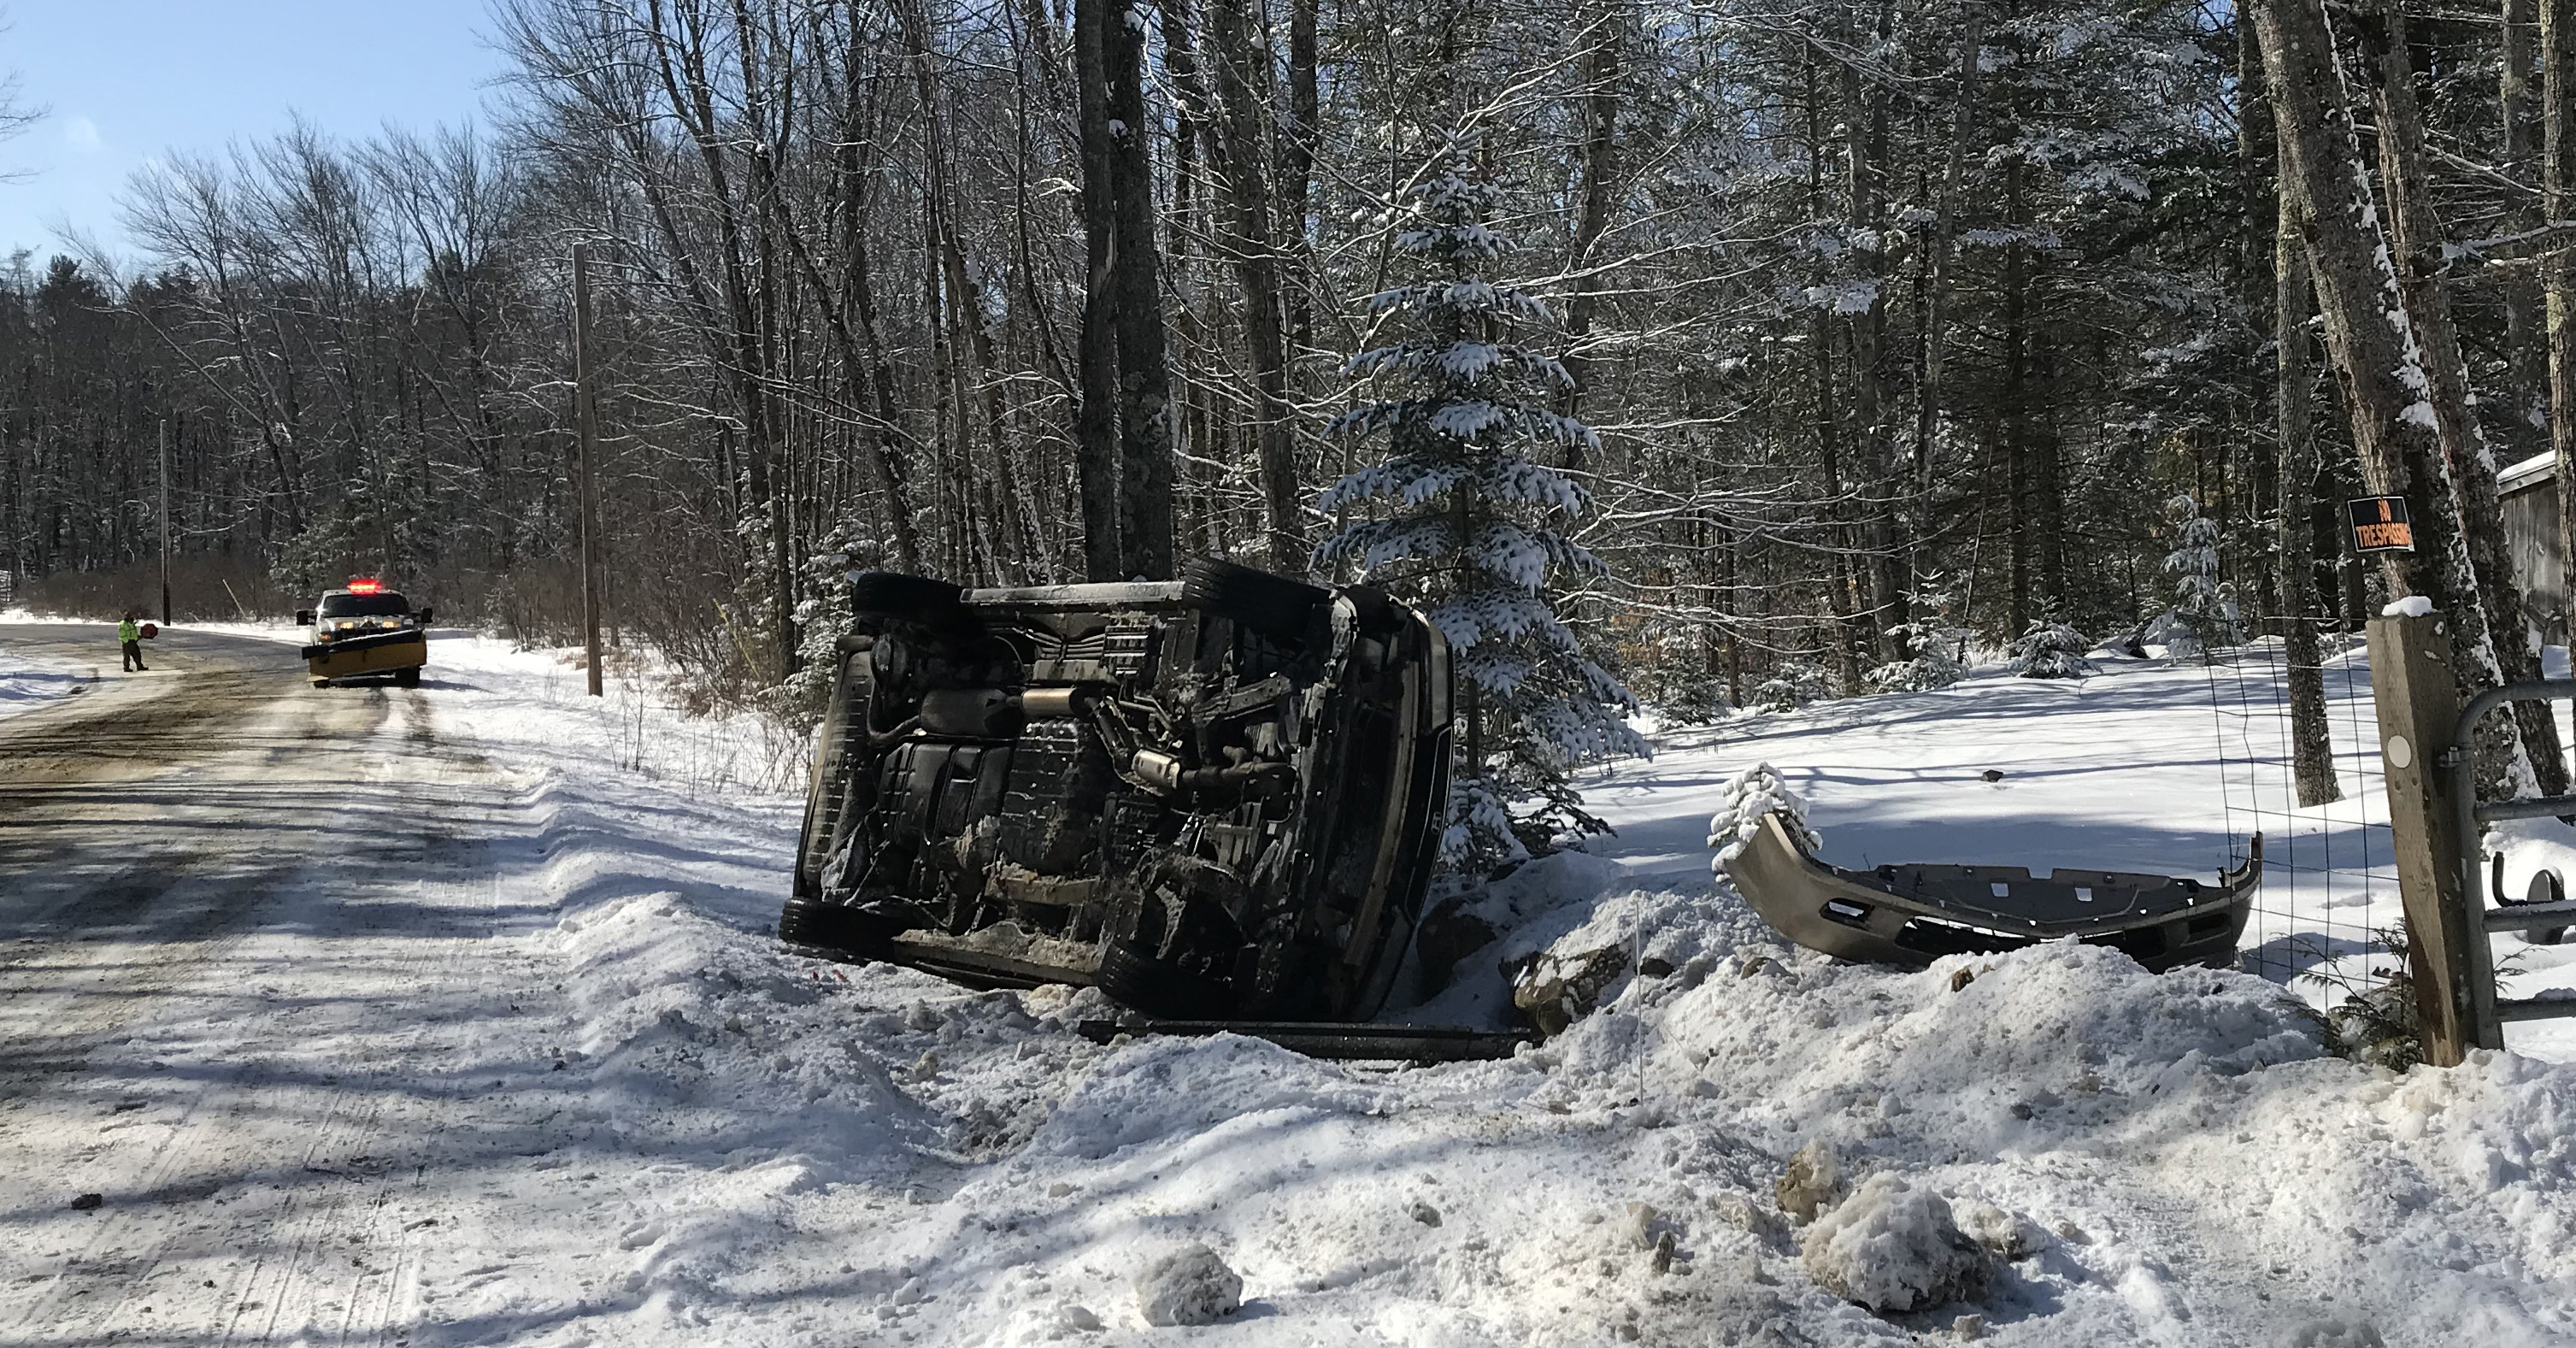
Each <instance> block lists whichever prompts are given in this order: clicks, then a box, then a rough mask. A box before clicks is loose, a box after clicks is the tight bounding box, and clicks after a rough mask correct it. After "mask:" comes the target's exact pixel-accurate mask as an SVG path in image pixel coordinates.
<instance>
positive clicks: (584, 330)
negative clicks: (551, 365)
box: [572, 243, 601, 697]
mask: <svg viewBox="0 0 2576 1348" xmlns="http://www.w3.org/2000/svg"><path fill="white" fill-rule="evenodd" d="M598 377H599V376H598V372H597V371H596V370H593V369H592V368H591V363H590V245H588V244H583V243H576V244H574V245H573V246H572V379H573V393H572V416H573V422H574V424H575V426H576V427H577V428H578V431H579V434H580V438H581V463H580V467H579V472H580V474H581V480H580V483H579V484H578V489H579V491H580V493H581V644H582V651H583V654H584V659H583V663H584V664H585V665H586V666H587V667H588V668H589V671H590V695H591V696H592V697H598V696H600V694H601V688H600V670H599V659H600V652H599V474H598V472H597V471H596V470H597V467H598V463H599V390H598V389H597V387H596V384H597V381H598Z"/></svg>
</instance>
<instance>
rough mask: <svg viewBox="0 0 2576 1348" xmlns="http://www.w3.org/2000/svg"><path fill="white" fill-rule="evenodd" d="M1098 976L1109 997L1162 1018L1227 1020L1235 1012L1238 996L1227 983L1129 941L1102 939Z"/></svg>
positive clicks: (1132, 1008)
mask: <svg viewBox="0 0 2576 1348" xmlns="http://www.w3.org/2000/svg"><path fill="white" fill-rule="evenodd" d="M1094 981H1095V982H1097V983H1098V984H1099V987H1100V990H1101V991H1102V992H1105V993H1108V994H1109V1000H1111V1001H1113V1002H1116V1003H1118V1004H1119V1005H1120V1006H1123V1007H1126V1008H1127V1009H1128V1010H1130V1011H1141V1012H1143V1013H1145V1014H1146V1015H1149V1016H1154V1017H1158V1018H1160V1019H1163V1020H1224V1019H1226V1018H1227V1017H1229V1016H1231V1015H1233V1014H1234V997H1233V995H1232V993H1231V992H1230V991H1229V990H1228V989H1227V988H1226V987H1225V985H1223V984H1221V983H1218V982H1217V981H1215V980H1214V979H1210V978H1204V977H1201V976H1200V975H1198V974H1194V973H1191V972H1189V971H1188V970H1186V969H1182V968H1180V967H1179V966H1177V965H1173V964H1169V963H1166V962H1165V961H1162V960H1158V959H1156V958H1154V957H1153V956H1151V955H1148V954H1146V953H1145V952H1143V951H1141V950H1138V949H1136V948H1135V947H1134V946H1131V945H1129V944H1127V943H1126V942H1125V941H1108V942H1104V943H1103V944H1102V945H1101V947H1100V970H1099V973H1098V974H1097V975H1096V976H1095V979H1094Z"/></svg>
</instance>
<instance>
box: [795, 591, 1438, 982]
mask: <svg viewBox="0 0 2576 1348" xmlns="http://www.w3.org/2000/svg"><path fill="white" fill-rule="evenodd" d="M851 607H852V609H853V611H854V616H855V619H856V632H855V634H854V635H852V636H849V637H845V638H843V639H842V641H841V642H840V648H839V649H840V654H839V657H838V658H839V662H840V663H839V671H838V677H837V679H836V681H835V684H834V691H833V696H832V701H831V706H830V710H829V711H828V712H827V713H826V715H825V718H824V721H823V724H822V726H821V728H820V730H819V732H818V736H817V743H816V752H815V758H814V775H813V780H812V786H811V790H810V793H809V796H808V800H807V804H806V810H805V825H804V832H803V836H802V839H801V841H800V843H799V845H798V849H797V858H796V879H795V890H794V895H793V897H792V898H790V899H789V900H788V902H787V905H786V908H785V910H784V911H783V912H782V914H781V915H780V918H779V935H780V936H781V937H783V938H785V939H786V940H787V941H789V942H792V943H795V944H798V945H803V946H808V947H816V948H820V949H823V950H826V951H831V952H837V953H840V954H844V955H848V956H855V957H859V958H865V959H874V960H885V961H891V962H896V963H902V964H908V965H912V966H914V967H917V968H921V969H925V970H929V971H932V972H935V973H939V974H943V975H945V976H948V977H951V978H955V979H958V980H960V981H963V982H968V983H973V984H977V985H981V986H1029V985H1033V984H1037V983H1042V982H1062V983H1075V984H1087V985H1096V986H1098V987H1099V988H1101V989H1102V990H1103V991H1105V992H1107V993H1108V994H1109V995H1110V996H1111V997H1113V998H1115V999H1116V1000H1118V1001H1119V1002H1121V1003H1123V1004H1125V1005H1127V1006H1129V1007H1132V1008H1134V1009H1136V1010H1139V1011H1144V1012H1147V1013H1150V1014H1153V1015H1158V1016H1174V1017H1199V1018H1241V1019H1261V1020H1361V1019H1366V1018H1367V1017H1369V1016H1371V1015H1374V1014H1375V1013H1376V1011H1377V1010H1378V1008H1379V1006H1380V1005H1381V1004H1382V1003H1383V1002H1384V1000H1385V998H1386V995H1387V992H1388V989H1389V988H1390V987H1391V985H1392V984H1393V982H1394V980H1395V976H1396V970H1397V966H1398V965H1399V964H1400V963H1401V962H1402V960H1403V958H1404V954H1405V951H1406V948H1407V947H1408V946H1409V945H1410V943H1411V941H1412V936H1413V929H1414V925H1415V923H1416V922H1417V920H1418V919H1419V918H1420V916H1421V907H1422V898H1423V891H1424V888H1425V886H1426V885H1427V884H1428V882H1429V879H1430V874H1431V870H1432V866H1433V863H1434V860H1435V858H1436V856H1437V853H1438V845H1439V833H1440V829H1441V827H1442V821H1443V819H1444V817H1445V815H1446V812H1447V808H1446V807H1447V793H1448V781H1449V739H1450V706H1449V704H1450V671H1449V657H1448V648H1447V645H1446V644H1445V643H1444V642H1443V641H1442V640H1441V637H1440V633H1439V631H1438V629H1436V628H1435V627H1433V626H1432V624H1431V623H1429V622H1428V621H1426V620H1425V619H1424V618H1423V617H1422V615H1421V614H1419V613H1417V612H1415V611H1414V610H1412V609H1410V608H1407V607H1406V606H1404V605H1402V604H1399V603H1396V602H1394V601H1393V600H1390V599H1389V598H1387V597H1386V596H1385V595H1383V594H1381V593H1379V592H1378V591H1375V590H1372V589H1369V588H1367V587H1364V586H1345V587H1323V586H1316V585H1310V584H1307V583H1304V582H1302V581H1297V580H1292V579H1289V578H1287V577H1283V576H1276V575H1272V574H1270V573H1268V572H1264V571H1258V570H1254V569H1252V568H1249V567H1243V566H1236V565H1233V564H1230V563H1226V562H1222V561H1216V560H1213V559H1202V560H1199V561H1195V562H1192V563H1191V564H1190V565H1189V566H1188V567H1187V568H1186V569H1185V571H1184V574H1183V577H1182V579H1180V580H1177V581H1162V582H1149V581H1138V582H1131V583H1122V584H1095V585H1059V586H1042V587H1032V588H1017V589H962V588H960V587H958V586H956V585H952V584H949V583H947V582H944V581H938V580H931V579H926V578H923V577H918V576H907V575H897V574H892V573H887V572H862V573H859V574H857V575H854V576H853V577H852V578H851Z"/></svg>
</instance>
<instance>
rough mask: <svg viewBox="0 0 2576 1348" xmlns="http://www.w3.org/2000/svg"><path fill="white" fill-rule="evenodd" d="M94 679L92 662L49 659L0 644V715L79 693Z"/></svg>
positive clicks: (96, 672)
mask: <svg viewBox="0 0 2576 1348" xmlns="http://www.w3.org/2000/svg"><path fill="white" fill-rule="evenodd" d="M97 679H98V670H97V668H96V667H95V666H92V665H83V664H74V663H72V662H71V661H68V660H50V659H45V658H42V657H39V656H33V655H27V654H24V653H22V652H18V651H12V650H9V649H7V648H5V647H0V716H8V715H10V714H12V713H14V712H22V711H32V710H34V709H35V708H37V707H39V706H42V705H43V704H45V703H47V702H51V701H53V700H55V699H56V698H61V697H68V696H71V695H72V694H75V693H78V692H81V691H82V690H84V689H85V688H87V687H88V686H89V685H90V684H91V683H94V682H96V681H97Z"/></svg>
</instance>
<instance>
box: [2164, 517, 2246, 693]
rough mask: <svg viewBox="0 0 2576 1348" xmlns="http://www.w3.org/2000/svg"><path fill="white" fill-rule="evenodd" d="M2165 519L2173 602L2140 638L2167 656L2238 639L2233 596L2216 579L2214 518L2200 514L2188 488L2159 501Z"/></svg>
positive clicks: (2239, 629) (2198, 651)
mask: <svg viewBox="0 0 2576 1348" xmlns="http://www.w3.org/2000/svg"><path fill="white" fill-rule="evenodd" d="M2165 518H2166V519H2167V520H2168V521H2170V522H2171V523H2172V525H2173V550H2172V551H2171V552H2168V553H2166V554H2165V563H2164V569H2165V574H2166V575H2169V576H2171V577H2173V578H2174V602H2173V607H2172V608H2169V609H2166V610H2165V611H2164V612H2163V613H2161V614H2158V615H2157V616H2156V618H2155V619H2154V620H2153V621H2152V622H2149V623H2148V624H2147V629H2146V631H2145V632H2144V633H2143V634H2142V639H2143V640H2145V641H2146V642H2148V643H2149V644H2151V645H2160V646H2163V647H2164V648H2165V650H2166V653H2168V654H2171V655H2202V654H2206V653H2207V652H2209V651H2212V650H2216V649H2219V648H2221V647H2226V646H2234V645H2237V644H2239V643H2241V642H2242V641H2243V640H2244V636H2243V632H2242V623H2241V622H2240V620H2239V618H2238V615H2237V611H2236V600H2235V597H2234V595H2233V594H2232V593H2231V592H2230V591H2229V590H2228V588H2227V587H2226V586H2224V585H2222V584H2220V582H2219V579H2218V521H2216V520H2213V519H2211V518H2209V517H2208V516H2206V515H2203V514H2201V513H2200V503H2199V502H2198V501H2195V500H2193V499H2192V497H2191V493H2189V492H2178V493H2176V494H2175V495H2174V497H2173V499H2171V500H2169V501H2167V502H2165Z"/></svg>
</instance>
